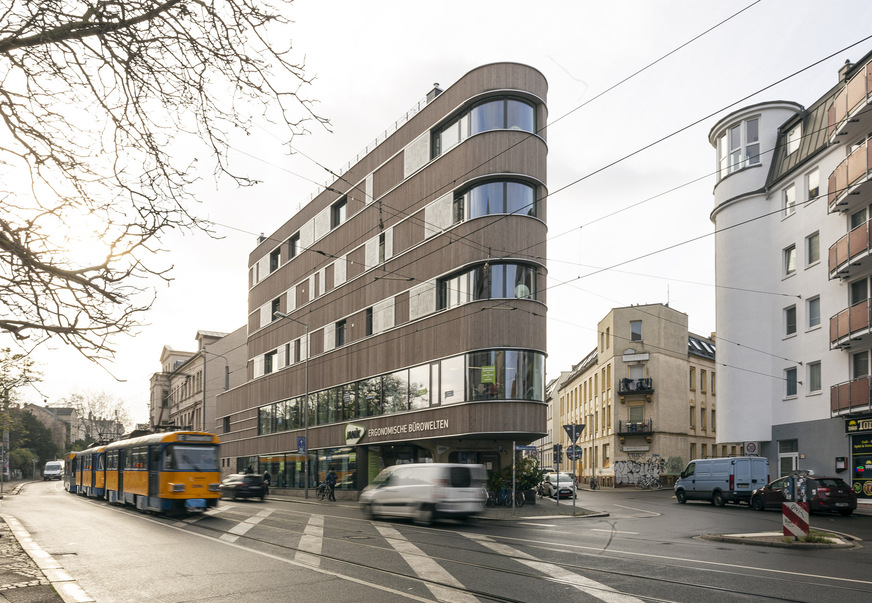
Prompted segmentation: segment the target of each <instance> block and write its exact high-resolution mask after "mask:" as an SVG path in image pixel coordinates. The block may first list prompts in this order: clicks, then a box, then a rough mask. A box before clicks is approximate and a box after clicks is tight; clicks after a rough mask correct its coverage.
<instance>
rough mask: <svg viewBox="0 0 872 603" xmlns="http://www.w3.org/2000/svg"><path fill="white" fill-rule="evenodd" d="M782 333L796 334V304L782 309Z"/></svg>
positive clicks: (787, 334)
mask: <svg viewBox="0 0 872 603" xmlns="http://www.w3.org/2000/svg"><path fill="white" fill-rule="evenodd" d="M784 334H785V335H786V336H788V337H789V336H791V335H796V306H790V307H789V308H785V309H784Z"/></svg>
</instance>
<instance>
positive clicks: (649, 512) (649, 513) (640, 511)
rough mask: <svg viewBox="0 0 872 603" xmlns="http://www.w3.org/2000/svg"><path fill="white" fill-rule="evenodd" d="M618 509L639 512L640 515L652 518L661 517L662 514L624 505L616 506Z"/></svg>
mask: <svg viewBox="0 0 872 603" xmlns="http://www.w3.org/2000/svg"><path fill="white" fill-rule="evenodd" d="M615 506H616V507H620V508H622V509H630V510H631V511H638V512H639V513H646V514H648V515H651V516H652V517H660V515H662V514H661V513H656V512H654V511H648V510H647V509H637V508H636V507H627V506H624V505H615Z"/></svg>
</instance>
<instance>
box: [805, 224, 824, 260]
mask: <svg viewBox="0 0 872 603" xmlns="http://www.w3.org/2000/svg"><path fill="white" fill-rule="evenodd" d="M820 261H821V236H820V233H817V232H816V233H814V234H810V235H808V236H807V237H806V238H805V265H806V266H811V265H812V264H817V263H818V262H820Z"/></svg>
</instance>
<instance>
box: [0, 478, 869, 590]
mask: <svg viewBox="0 0 872 603" xmlns="http://www.w3.org/2000/svg"><path fill="white" fill-rule="evenodd" d="M539 504H548V502H547V501H540V503H539ZM550 504H554V503H553V501H552V502H551V503H550ZM561 504H564V505H567V504H571V503H570V502H569V501H563V502H562V503H561ZM577 504H578V505H579V507H584V508H587V509H591V510H594V511H600V512H603V513H608V516H605V517H584V518H578V517H565V516H564V517H547V516H546V517H540V518H527V519H513V520H511V521H490V520H480V521H478V522H476V523H473V524H461V523H453V522H446V523H442V524H437V525H435V526H432V527H422V526H416V525H413V524H411V523H409V522H402V521H397V522H391V521H368V520H366V519H365V518H364V517H363V516H362V514H361V513H360V511H359V510H358V509H357V508H356V506H354V505H352V504H345V503H341V502H340V503H332V504H328V503H322V504H312V503H305V502H290V501H278V500H272V501H270V500H268V501H267V502H266V503H260V502H255V501H252V502H238V503H234V502H230V501H228V502H226V503H222V504H221V505H220V506H219V508H218V510H217V512H210V513H209V514H204V515H197V516H192V517H190V518H187V519H185V520H177V519H168V518H164V517H158V516H153V515H147V514H142V513H139V512H136V511H134V510H131V509H125V508H121V507H115V506H111V505H108V504H106V503H105V502H99V501H94V500H89V499H84V498H82V497H78V496H75V495H71V494H68V493H66V492H64V491H63V490H62V488H61V486H60V484H58V483H57V482H50V483H33V484H28V485H27V486H26V487H25V488H24V489H23V490H22V492H21V493H20V494H19V495H17V496H14V497H7V499H6V500H4V501H3V506H2V510H3V513H4V514H7V515H12V516H14V517H16V518H18V519H19V520H20V521H21V523H22V524H23V525H24V527H25V528H27V530H28V531H29V532H30V533H31V535H32V537H33V538H34V540H35V541H36V542H37V543H39V545H40V546H41V547H42V549H43V550H44V551H46V552H47V553H48V554H50V555H52V556H53V557H54V558H55V559H56V560H57V561H59V562H60V563H61V564H62V565H63V567H64V569H65V570H67V571H68V572H69V573H70V574H71V575H72V576H73V577H74V578H75V579H76V580H77V582H78V583H79V585H80V586H81V587H82V588H83V589H84V590H85V591H86V592H88V593H89V594H90V595H91V596H92V597H93V598H94V599H95V600H96V601H100V602H114V601H118V602H122V601H123V602H136V601H173V602H176V601H192V600H196V601H242V602H247V601H252V602H253V601H258V602H263V601H279V600H282V601H285V600H287V601H303V600H305V601H313V600H317V599H318V598H319V597H320V598H325V599H329V600H330V601H333V602H344V601H348V602H352V601H354V602H359V601H362V600H363V601H371V600H377V601H386V602H392V601H408V600H416V601H446V602H451V603H455V602H466V601H469V602H472V601H525V602H526V601H537V602H538V601H567V600H571V601H609V602H624V601H626V602H630V601H650V600H655V599H656V600H661V601H698V600H700V599H704V600H706V601H743V600H747V601H751V600H754V601H758V602H759V601H761V600H762V601H770V600H776V601H809V602H811V601H814V602H815V603H817V602H819V601H821V600H833V599H837V600H839V601H840V603H842V602H847V601H869V600H872V575H870V574H872V572H870V571H869V568H870V567H872V557H870V553H869V552H868V549H867V548H866V547H863V546H860V547H856V548H852V549H847V550H836V549H826V550H791V549H780V548H770V547H758V546H748V545H735V544H726V543H715V542H709V541H706V540H701V539H700V538H698V536H699V535H700V534H704V533H725V532H730V533H736V532H754V531H758V532H759V531H777V530H779V529H780V525H781V516H780V514H778V513H774V512H766V513H757V512H754V511H752V510H750V509H749V508H747V507H746V506H740V507H737V506H732V505H728V506H726V507H723V508H716V507H712V506H711V505H708V504H705V503H688V504H686V505H679V504H677V503H676V501H675V499H674V498H672V496H671V492H669V491H659V492H639V491H617V492H615V491H610V490H600V491H597V492H586V491H583V492H581V493H580V495H579V500H578V501H577ZM812 526H813V527H814V528H816V529H827V530H835V531H838V532H842V533H848V534H851V535H852V536H854V537H857V538H860V539H862V540H867V539H872V517H870V516H854V517H846V518H843V517H838V516H833V517H830V516H812ZM861 544H862V543H861Z"/></svg>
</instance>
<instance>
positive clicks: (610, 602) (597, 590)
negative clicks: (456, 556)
mask: <svg viewBox="0 0 872 603" xmlns="http://www.w3.org/2000/svg"><path fill="white" fill-rule="evenodd" d="M465 536H466V537H467V538H469V539H471V540H474V541H475V542H477V543H478V544H480V545H482V546H485V547H487V548H489V549H490V550H492V551H494V552H495V553H499V554H500V555H506V556H509V557H512V558H513V559H515V560H516V561H518V562H519V563H522V564H524V565H526V566H527V567H529V568H532V569H534V570H536V571H538V572H541V573H543V574H545V575H546V576H550V577H552V578H554V579H556V580H560V581H561V582H563V583H565V584H569V585H571V586H574V587H575V588H577V589H578V590H580V591H582V592H584V593H587V594H588V595H590V596H592V597H596V598H597V599H600V600H601V601H605V602H606V603H642V600H641V599H638V598H636V597H634V596H632V595H625V594H624V593H620V592H618V591H616V590H615V589H613V588H612V587H610V586H607V585H605V584H603V583H601V582H597V581H595V580H591V579H590V578H585V577H584V576H580V575H578V574H576V573H574V572H571V571H569V570H567V569H564V568H562V567H558V566H556V565H554V564H552V563H546V562H544V561H539V560H538V559H536V558H535V557H533V556H532V555H528V554H527V553H524V552H522V551H519V550H518V549H516V548H514V547H510V546H508V545H506V544H501V543H499V542H494V541H493V540H491V539H490V538H489V537H487V536H482V535H479V534H465Z"/></svg>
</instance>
